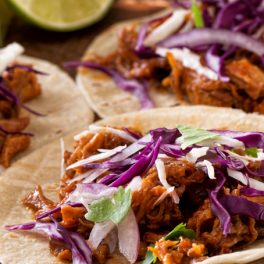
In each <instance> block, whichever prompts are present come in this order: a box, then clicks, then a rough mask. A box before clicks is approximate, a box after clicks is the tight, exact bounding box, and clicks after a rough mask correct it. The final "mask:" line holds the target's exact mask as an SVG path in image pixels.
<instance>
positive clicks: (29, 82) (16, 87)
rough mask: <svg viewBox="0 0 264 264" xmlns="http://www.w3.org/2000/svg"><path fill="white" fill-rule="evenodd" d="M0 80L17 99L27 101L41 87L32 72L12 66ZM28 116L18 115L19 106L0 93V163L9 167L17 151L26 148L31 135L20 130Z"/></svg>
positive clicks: (37, 93) (27, 122)
mask: <svg viewBox="0 0 264 264" xmlns="http://www.w3.org/2000/svg"><path fill="white" fill-rule="evenodd" d="M2 79H3V80H2V81H3V84H4V86H5V87H7V88H8V89H9V90H10V91H11V92H12V93H13V94H14V95H15V96H17V98H19V100H21V101H22V102H26V101H29V100H31V99H33V98H35V97H37V96H39V95H40V93H41V87H40V85H39V83H38V81H37V77H36V74H35V73H34V72H29V71H26V70H24V69H22V68H16V67H14V68H12V69H10V70H8V71H6V72H4V73H3V76H2ZM28 124H29V118H28V117H20V107H19V106H18V105H15V104H14V103H12V102H10V101H8V100H7V99H6V98H5V97H4V96H2V95H0V127H1V128H2V130H1V132H0V143H1V145H0V164H1V165H2V166H4V167H9V166H10V163H11V160H12V158H13V157H14V156H16V155H17V154H18V153H20V152H22V151H24V150H25V149H27V148H28V147H29V145H30V141H31V136H30V135H29V134H23V133H22V131H23V130H24V129H25V128H26V127H27V126H28Z"/></svg>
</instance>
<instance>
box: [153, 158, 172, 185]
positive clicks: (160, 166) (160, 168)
mask: <svg viewBox="0 0 264 264" xmlns="http://www.w3.org/2000/svg"><path fill="white" fill-rule="evenodd" d="M155 165H156V169H157V172H158V177H159V181H160V182H161V184H162V185H163V186H164V187H165V188H166V189H168V188H170V187H172V186H171V185H170V184H169V183H168V182H167V179H166V178H167V175H166V170H165V165H164V162H163V161H162V160H161V159H156V161H155Z"/></svg>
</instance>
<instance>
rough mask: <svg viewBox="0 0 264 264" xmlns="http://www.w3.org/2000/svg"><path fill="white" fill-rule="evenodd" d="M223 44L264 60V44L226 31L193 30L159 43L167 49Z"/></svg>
mask: <svg viewBox="0 0 264 264" xmlns="http://www.w3.org/2000/svg"><path fill="white" fill-rule="evenodd" d="M211 44H222V45H231V46H236V47H240V48H243V49H245V50H248V51H251V52H253V53H255V54H257V55H259V57H260V58H261V59H264V58H263V56H264V44H263V43H262V42H261V41H258V40H256V39H253V38H251V37H250V36H247V35H246V34H244V33H240V32H232V31H230V30H226V29H210V28H204V29H193V30H191V31H188V32H186V33H178V34H176V35H175V36H171V37H169V38H167V39H166V40H164V41H161V42H160V43H159V46H161V47H165V48H174V47H189V48H192V47H195V46H199V45H211Z"/></svg>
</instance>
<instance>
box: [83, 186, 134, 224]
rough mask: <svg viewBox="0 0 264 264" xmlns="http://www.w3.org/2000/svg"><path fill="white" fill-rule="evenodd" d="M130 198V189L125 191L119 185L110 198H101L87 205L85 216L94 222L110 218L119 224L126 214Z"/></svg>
mask: <svg viewBox="0 0 264 264" xmlns="http://www.w3.org/2000/svg"><path fill="white" fill-rule="evenodd" d="M131 200H132V195H131V190H128V191H125V189H124V188H123V187H119V188H118V190H117V192H116V193H115V194H114V197H113V199H112V200H111V199H110V198H102V199H100V200H99V201H96V202H94V203H92V204H90V205H88V212H87V214H86V215H85V218H86V219H87V220H90V221H93V222H96V223H100V222H104V221H107V220H111V221H112V222H113V223H115V224H119V223H120V222H122V220H123V219H124V218H125V216H126V215H127V214H128V211H129V209H130V206H131Z"/></svg>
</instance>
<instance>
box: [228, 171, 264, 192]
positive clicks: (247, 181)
mask: <svg viewBox="0 0 264 264" xmlns="http://www.w3.org/2000/svg"><path fill="white" fill-rule="evenodd" d="M227 174H228V176H230V177H231V178H234V179H236V180H237V181H240V182H241V183H243V184H244V185H248V186H249V187H251V188H254V189H256V190H259V191H264V183H263V182H260V181H257V180H255V179H252V178H250V177H246V176H245V175H244V174H243V173H242V172H240V171H236V170H232V169H229V168H227Z"/></svg>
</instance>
